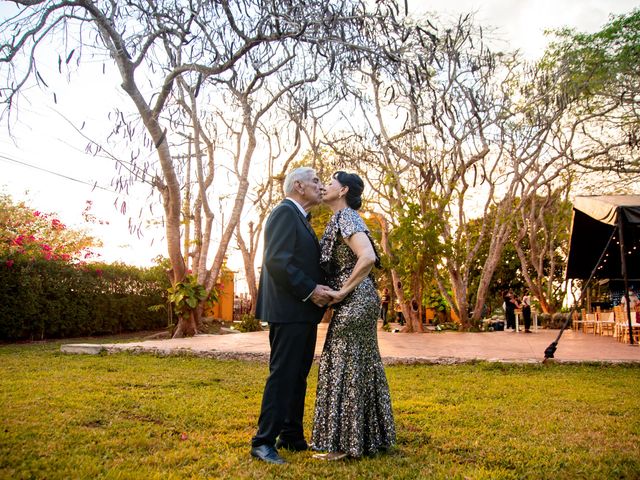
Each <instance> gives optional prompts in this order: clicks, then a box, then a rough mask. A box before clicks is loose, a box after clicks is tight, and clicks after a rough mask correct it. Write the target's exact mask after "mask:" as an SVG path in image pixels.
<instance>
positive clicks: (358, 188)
mask: <svg viewBox="0 0 640 480" xmlns="http://www.w3.org/2000/svg"><path fill="white" fill-rule="evenodd" d="M333 178H335V179H336V180H337V181H338V182H339V183H340V185H342V186H343V187H349V191H348V192H347V196H346V201H347V205H348V206H349V207H351V208H353V209H354V210H358V209H359V208H360V206H362V191H363V190H364V182H363V181H362V179H361V178H360V177H359V176H358V175H356V174H355V173H347V172H342V171H340V172H336V173H334V174H333Z"/></svg>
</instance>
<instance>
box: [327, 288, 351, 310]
mask: <svg viewBox="0 0 640 480" xmlns="http://www.w3.org/2000/svg"><path fill="white" fill-rule="evenodd" d="M327 294H328V295H329V296H330V297H331V300H330V301H329V303H328V304H327V305H328V306H331V305H335V304H336V303H340V302H341V301H342V300H344V297H346V296H347V292H344V291H343V290H337V291H336V290H333V291H331V292H327Z"/></svg>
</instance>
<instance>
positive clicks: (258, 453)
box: [251, 445, 287, 464]
mask: <svg viewBox="0 0 640 480" xmlns="http://www.w3.org/2000/svg"><path fill="white" fill-rule="evenodd" d="M251 456H252V457H255V458H257V459H259V460H262V461H263V462H267V463H277V464H282V463H287V462H285V461H284V458H282V457H281V456H280V455H278V451H277V450H276V449H275V448H274V447H272V446H271V445H260V446H259V447H251Z"/></svg>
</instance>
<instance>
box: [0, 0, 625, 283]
mask: <svg viewBox="0 0 640 480" xmlns="http://www.w3.org/2000/svg"><path fill="white" fill-rule="evenodd" d="M7 3H8V2H6V3H5V4H4V6H0V18H3V17H6V15H7V8H8V7H7ZM408 5H409V10H410V12H411V13H413V14H416V15H426V16H427V17H428V16H429V15H433V14H434V12H435V14H437V15H438V16H440V17H442V18H445V19H446V18H452V17H457V16H458V15H460V14H462V13H467V12H470V11H471V12H474V14H475V19H476V22H477V23H479V24H481V25H483V26H486V27H493V28H494V29H495V30H494V31H493V33H492V36H493V37H495V41H496V46H497V47H498V48H505V49H507V48H508V49H519V50H520V51H521V52H522V54H523V55H524V56H525V57H527V58H529V59H532V60H533V59H535V58H537V57H539V56H540V55H541V53H542V52H543V50H544V47H545V45H546V43H547V41H548V40H547V38H546V37H545V35H544V31H545V30H546V29H554V28H559V27H563V26H571V27H573V28H576V29H577V30H580V31H587V32H589V31H596V30H598V29H599V28H600V27H601V26H602V25H604V24H605V23H606V22H607V20H608V17H609V15H610V14H612V13H613V14H620V13H626V12H629V11H631V10H632V9H633V8H634V7H637V5H638V3H637V0H609V1H604V0H601V1H597V0H485V1H477V0H432V1H428V0H408ZM53 48H55V46H53ZM40 68H41V71H42V73H43V75H44V76H45V78H46V79H47V83H48V84H49V86H50V88H49V89H48V90H46V91H41V90H39V89H38V88H35V87H34V88H31V89H30V90H29V91H28V92H27V95H26V96H23V97H22V99H21V100H20V103H19V104H18V108H17V109H16V111H14V112H12V114H11V117H10V121H9V123H8V122H7V117H6V116H5V117H4V118H3V119H2V121H1V122H0V191H4V192H5V193H9V194H10V195H11V196H12V197H13V198H14V200H16V201H21V200H24V201H25V202H26V203H27V204H28V205H30V206H32V207H33V208H34V210H41V211H46V212H56V213H57V214H58V215H59V217H60V219H61V221H63V223H65V224H67V225H68V226H70V227H74V228H87V229H89V231H90V233H92V234H93V235H94V236H96V237H97V238H99V239H100V240H101V241H102V243H103V247H102V248H100V249H98V252H99V253H100V254H101V255H102V257H101V259H102V260H104V261H107V262H112V261H121V262H125V263H129V264H133V265H139V266H148V265H151V264H152V259H153V258H154V257H156V256H157V255H160V254H165V255H166V251H165V246H164V243H163V229H162V227H161V225H159V222H160V221H161V218H160V215H159V214H160V211H161V206H160V205H159V204H158V203H157V202H154V201H153V198H154V197H149V193H150V188H149V187H147V186H141V187H137V188H132V189H130V190H129V191H128V192H127V193H126V194H123V193H117V192H116V191H115V189H114V188H113V186H111V182H112V179H113V178H114V176H115V173H116V170H115V165H114V162H113V161H112V160H108V159H105V158H102V157H99V156H94V155H92V154H91V153H87V152H86V151H85V147H86V146H87V144H88V143H89V142H88V140H87V138H95V139H99V138H104V132H105V129H109V128H110V124H109V123H108V122H107V121H106V119H107V116H108V114H109V112H110V111H111V110H112V107H113V106H114V105H117V104H126V103H127V102H128V99H127V98H126V97H125V95H124V93H123V92H122V91H121V90H120V88H119V84H120V81H119V79H118V78H116V77H114V76H112V75H110V74H109V73H108V72H107V73H106V74H105V73H103V72H102V62H101V61H98V60H96V61H95V62H93V63H89V64H87V65H85V66H83V68H82V71H81V74H80V75H72V77H71V83H70V84H69V83H68V82H67V79H66V78H65V77H64V75H62V76H61V75H59V74H57V56H55V57H54V58H52V59H51V61H50V62H49V64H44V65H41V66H40ZM53 92H55V93H56V96H55V101H54V97H53ZM128 108H130V107H128ZM7 125H10V127H11V132H9V130H8V127H7ZM83 125H84V126H83ZM81 126H83V127H82V130H81V133H80V132H79V129H80V127H81ZM152 155H153V153H152V152H150V153H149V156H150V158H151V156H152ZM96 185H97V187H96ZM88 200H89V201H91V202H92V211H91V213H92V214H93V215H95V216H96V218H97V219H98V220H102V222H103V223H102V224H100V223H99V222H96V223H93V224H88V225H87V224H86V223H85V222H83V220H82V216H81V213H82V211H83V209H84V208H85V205H86V201H88ZM123 201H124V202H126V206H127V209H126V214H121V213H120V211H121V208H122V202H123ZM154 203H155V206H154ZM141 214H142V217H140V215H141ZM139 218H142V219H143V236H142V237H139V236H138V235H136V234H132V233H131V231H130V228H129V225H130V222H133V223H134V224H137V223H138V221H139V220H138V219H139ZM148 220H152V221H154V222H155V225H151V224H148V223H146V222H147V221H148ZM105 222H108V224H107V223H105ZM216 230H217V232H219V231H220V225H218V227H217V229H216ZM228 265H229V266H230V267H231V268H232V269H234V270H242V262H241V259H240V257H239V255H238V254H237V253H234V252H229V261H228Z"/></svg>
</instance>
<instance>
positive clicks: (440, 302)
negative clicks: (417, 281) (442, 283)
mask: <svg viewBox="0 0 640 480" xmlns="http://www.w3.org/2000/svg"><path fill="white" fill-rule="evenodd" d="M449 294H450V295H451V294H452V292H449ZM424 306H425V307H429V308H433V309H434V310H435V311H436V312H446V311H447V310H448V309H449V304H448V303H447V301H446V299H445V298H444V297H443V296H442V295H441V294H440V291H439V290H438V288H437V286H436V285H435V284H434V283H431V284H429V286H428V288H427V289H426V290H425V292H424Z"/></svg>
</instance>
